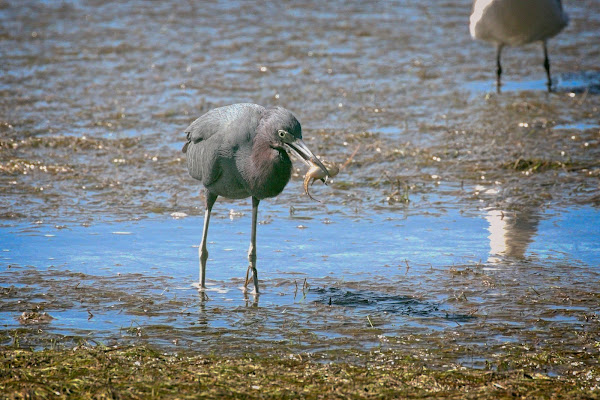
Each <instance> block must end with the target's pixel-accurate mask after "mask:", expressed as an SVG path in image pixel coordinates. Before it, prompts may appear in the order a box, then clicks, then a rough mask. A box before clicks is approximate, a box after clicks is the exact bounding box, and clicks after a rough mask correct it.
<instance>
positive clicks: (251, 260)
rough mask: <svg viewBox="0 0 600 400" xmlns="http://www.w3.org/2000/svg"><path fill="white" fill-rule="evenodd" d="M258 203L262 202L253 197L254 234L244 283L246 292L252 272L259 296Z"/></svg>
mask: <svg viewBox="0 0 600 400" xmlns="http://www.w3.org/2000/svg"><path fill="white" fill-rule="evenodd" d="M258 203H260V200H259V199H257V198H256V197H252V233H251V234H250V248H249V249H248V262H249V265H248V270H247V271H246V282H245V283H244V291H246V290H247V287H248V282H249V281H250V279H249V275H250V271H252V278H253V280H254V291H255V293H257V294H258V272H257V271H256V220H257V219H258Z"/></svg>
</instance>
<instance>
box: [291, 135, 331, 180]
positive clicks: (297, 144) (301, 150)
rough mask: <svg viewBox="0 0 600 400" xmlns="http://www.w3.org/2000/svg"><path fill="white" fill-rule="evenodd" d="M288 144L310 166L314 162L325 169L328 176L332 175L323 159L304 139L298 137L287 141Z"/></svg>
mask: <svg viewBox="0 0 600 400" xmlns="http://www.w3.org/2000/svg"><path fill="white" fill-rule="evenodd" d="M286 146H287V147H288V148H289V149H290V150H291V151H292V153H294V155H296V156H297V157H298V158H300V159H302V161H304V162H305V163H306V164H307V165H308V166H309V167H311V166H312V164H316V165H317V166H318V167H319V168H321V170H323V172H324V173H325V176H326V177H329V176H330V174H329V171H328V170H327V168H326V167H325V166H324V165H323V163H322V162H321V161H319V159H318V158H317V157H316V156H315V155H314V154H313V152H312V151H310V149H309V148H308V147H307V146H306V144H304V142H303V141H302V139H296V140H294V141H293V142H290V143H286Z"/></svg>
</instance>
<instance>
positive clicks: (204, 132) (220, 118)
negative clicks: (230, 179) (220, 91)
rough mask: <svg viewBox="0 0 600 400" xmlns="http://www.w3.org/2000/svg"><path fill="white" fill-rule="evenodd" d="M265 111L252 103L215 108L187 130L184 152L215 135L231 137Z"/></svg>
mask: <svg viewBox="0 0 600 400" xmlns="http://www.w3.org/2000/svg"><path fill="white" fill-rule="evenodd" d="M263 111H264V108H263V107H261V106H259V105H257V104H250V103H241V104H232V105H230V106H225V107H219V108H215V109H214V110H211V111H209V112H207V113H206V114H204V115H202V116H201V117H200V118H198V119H196V120H195V121H194V122H192V123H191V125H190V126H188V127H187V129H186V130H185V134H186V139H187V142H186V143H185V145H184V146H183V149H182V151H183V152H184V153H185V152H186V151H187V148H188V146H189V145H190V143H198V142H200V141H202V140H207V139H208V138H210V137H212V136H214V135H223V136H231V134H232V132H236V131H239V130H240V129H243V128H244V127H245V125H246V124H247V123H248V122H250V121H251V120H255V119H256V118H257V117H259V116H260V115H261V114H262V112H263Z"/></svg>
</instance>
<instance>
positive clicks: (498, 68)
mask: <svg viewBox="0 0 600 400" xmlns="http://www.w3.org/2000/svg"><path fill="white" fill-rule="evenodd" d="M503 48H504V45H503V44H501V43H500V44H498V47H497V48H496V91H497V92H498V93H500V86H502V83H501V76H502V64H501V63H500V56H501V55H502V49H503Z"/></svg>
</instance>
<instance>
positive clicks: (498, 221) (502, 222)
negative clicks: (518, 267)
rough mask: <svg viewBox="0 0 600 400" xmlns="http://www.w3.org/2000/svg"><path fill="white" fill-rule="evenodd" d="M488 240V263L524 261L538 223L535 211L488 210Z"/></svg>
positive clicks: (538, 217) (537, 214) (538, 218)
mask: <svg viewBox="0 0 600 400" xmlns="http://www.w3.org/2000/svg"><path fill="white" fill-rule="evenodd" d="M485 219H486V220H487V221H488V223H489V226H488V231H489V232H490V235H489V236H488V238H489V240H490V254H489V257H488V262H489V263H499V262H501V261H502V260H503V259H505V258H516V259H524V258H525V253H526V252H527V248H528V247H529V245H530V244H531V242H533V238H534V236H535V235H536V233H537V229H538V225H539V222H540V216H539V213H538V212H537V211H536V210H532V209H525V210H520V211H502V210H497V209H489V210H488V211H487V214H486V217H485Z"/></svg>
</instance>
